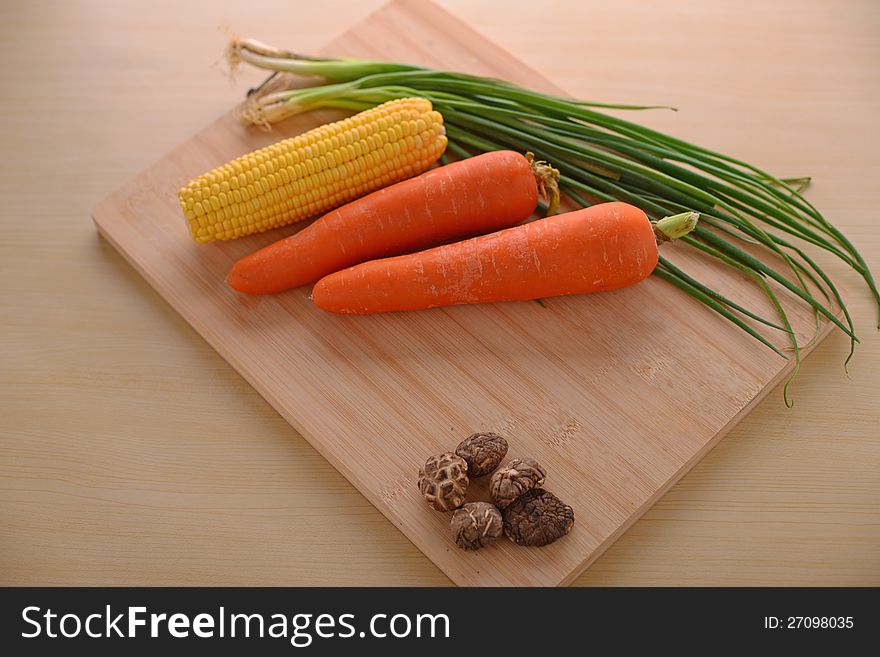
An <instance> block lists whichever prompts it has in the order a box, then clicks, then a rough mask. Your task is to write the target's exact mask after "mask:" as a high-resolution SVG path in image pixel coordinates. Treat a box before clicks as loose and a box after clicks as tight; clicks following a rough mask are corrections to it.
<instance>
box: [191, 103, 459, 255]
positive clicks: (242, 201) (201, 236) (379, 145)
mask: <svg viewBox="0 0 880 657" xmlns="http://www.w3.org/2000/svg"><path fill="white" fill-rule="evenodd" d="M445 149H446V133H445V130H444V128H443V117H442V116H441V115H440V113H439V112H435V111H433V110H432V108H431V102H430V101H429V100H427V99H425V98H401V99H398V100H392V101H389V102H387V103H384V104H382V105H379V106H377V107H374V108H372V109H368V110H366V111H363V112H360V113H359V114H355V115H354V116H352V117H349V118H347V119H343V120H342V121H337V122H336V123H330V124H328V125H323V126H320V127H318V128H315V129H314V130H310V131H309V132H306V133H304V134H301V135H298V136H296V137H291V138H289V139H284V140H282V141H280V142H278V143H276V144H272V145H271V146H267V147H265V148H261V149H260V150H257V151H254V152H252V153H248V154H247V155H243V156H242V157H239V158H238V159H235V160H233V161H231V162H228V163H227V164H224V165H223V166H221V167H218V168H217V169H214V170H213V171H210V172H208V173H206V174H204V175H201V176H199V177H198V178H196V179H195V180H192V181H190V182H189V183H187V184H186V185H185V186H184V187H183V188H182V189H181V190H180V191H179V192H178V195H179V197H180V205H181V207H182V208H183V213H184V215H185V217H186V221H187V224H188V225H189V230H190V233H191V235H192V237H193V239H194V240H195V241H196V242H213V241H215V240H222V239H234V238H237V237H242V236H244V235H250V234H252V233H256V232H260V231H264V230H270V229H272V228H278V227H279V226H284V225H285V224H289V223H293V222H295V221H302V220H303V219H308V218H309V217H313V216H315V215H318V214H323V213H325V212H327V211H329V210H332V209H333V208H335V207H338V206H340V205H343V204H344V203H348V202H349V201H352V200H354V199H355V198H358V197H360V196H364V195H366V194H368V193H370V192H373V191H375V190H377V189H381V188H382V187H386V186H388V185H391V184H393V183H395V182H399V181H400V180H403V179H405V178H408V177H410V176H413V175H416V174H419V173H421V172H423V171H425V170H426V169H427V168H428V167H429V166H431V164H433V163H434V162H435V161H437V159H438V158H439V157H440V156H441V155H442V154H443V151H444V150H445ZM232 217H235V220H234V221H232V220H231V218H232Z"/></svg>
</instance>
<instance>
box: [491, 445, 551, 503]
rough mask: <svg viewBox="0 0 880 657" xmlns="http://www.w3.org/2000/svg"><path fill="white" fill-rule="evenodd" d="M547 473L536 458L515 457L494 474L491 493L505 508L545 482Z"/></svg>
mask: <svg viewBox="0 0 880 657" xmlns="http://www.w3.org/2000/svg"><path fill="white" fill-rule="evenodd" d="M546 475H547V473H546V472H545V471H544V468H542V467H541V466H540V464H539V463H538V462H537V461H536V460H535V459H531V458H528V457H525V458H521V459H513V460H512V461H510V462H509V463H508V464H507V465H505V466H504V467H503V468H501V469H500V470H498V471H496V472H495V474H493V475H492V479H491V480H490V481H489V494H490V495H491V496H492V499H493V500H495V504H497V505H498V507H499V508H501V509H503V508H504V507H506V506H507V505H508V504H510V503H511V502H513V501H514V500H515V499H516V498H517V497H519V496H520V495H522V494H523V493H525V492H526V491H528V490H531V489H532V488H535V487H536V486H540V485H541V484H543V483H544V477H545V476H546Z"/></svg>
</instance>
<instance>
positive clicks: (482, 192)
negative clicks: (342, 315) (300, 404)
mask: <svg viewBox="0 0 880 657" xmlns="http://www.w3.org/2000/svg"><path fill="white" fill-rule="evenodd" d="M558 179H559V172H558V171H556V170H555V169H553V168H552V167H550V166H548V165H547V164H545V163H543V162H535V161H533V159H532V156H531V153H529V154H527V156H525V157H523V156H522V155H520V154H519V153H514V152H513V151H493V152H490V153H485V154H483V155H478V156H476V157H472V158H469V159H466V160H462V161H459V162H454V163H452V164H448V165H446V166H444V167H440V168H437V169H433V170H431V171H428V172H426V173H423V174H422V175H420V176H417V177H415V178H410V179H409V180H405V181H403V182H399V183H397V184H395V185H391V186H390V187H386V188H385V189H381V190H379V191H377V192H373V193H372V194H370V195H368V196H365V197H363V198H361V199H359V200H357V201H353V202H352V203H349V204H347V205H344V206H342V207H340V208H338V209H336V210H334V211H332V212H330V213H328V214H325V215H324V216H323V217H321V218H320V219H318V220H317V221H315V222H314V223H313V224H312V225H311V226H309V227H308V228H305V229H304V230H302V231H300V232H298V233H296V234H295V235H291V236H290V237H288V238H286V239H283V240H281V241H279V242H276V243H274V244H271V245H270V246H267V247H266V248H264V249H260V250H259V251H257V252H256V253H253V254H251V255H249V256H247V257H245V258H243V259H241V260H239V261H238V262H236V263H235V265H234V266H233V267H232V270H231V271H230V272H229V276H228V278H227V280H228V282H229V284H230V285H231V286H232V287H233V288H235V289H236V290H238V291H240V292H247V293H248V294H267V293H272V292H281V291H282V290H287V289H290V288H293V287H298V286H300V285H305V284H306V283H314V282H315V281H317V280H318V279H319V278H321V277H322V276H325V275H327V274H330V273H332V272H335V271H339V270H340V269H344V268H346V267H350V266H351V265H355V264H358V263H360V262H364V261H366V260H372V259H374V258H381V257H384V256H390V255H397V254H400V253H409V252H412V251H415V250H418V249H422V248H425V247H426V246H430V245H432V244H439V243H441V242H446V241H449V240H454V239H462V238H464V237H470V236H472V235H479V234H482V233H487V232H490V231H493V230H498V229H499V228H507V227H509V226H514V225H516V224H519V223H522V222H523V221H525V220H526V219H528V218H529V216H531V214H532V213H533V212H534V211H535V208H536V207H537V204H538V194H539V192H541V193H546V194H548V195H549V196H550V198H551V208H552V210H553V211H555V205H556V201H555V199H557V198H558V190H557V188H556V182H557V181H558Z"/></svg>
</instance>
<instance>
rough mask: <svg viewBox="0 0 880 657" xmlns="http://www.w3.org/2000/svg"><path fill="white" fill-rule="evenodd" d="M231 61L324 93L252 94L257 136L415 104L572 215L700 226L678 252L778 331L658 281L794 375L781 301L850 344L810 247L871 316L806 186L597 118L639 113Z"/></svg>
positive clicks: (363, 68) (436, 79)
mask: <svg viewBox="0 0 880 657" xmlns="http://www.w3.org/2000/svg"><path fill="white" fill-rule="evenodd" d="M228 55H229V59H230V62H231V63H232V64H233V65H236V64H238V63H239V62H246V63H248V64H251V65H254V66H257V67H260V68H263V69H266V70H270V71H274V72H276V73H279V72H281V73H290V74H294V75H299V76H306V77H318V78H323V80H324V81H325V82H326V83H325V84H321V85H319V86H313V87H308V88H302V89H289V90H283V91H264V90H263V89H262V88H260V89H257V90H252V91H255V93H252V95H251V96H250V100H249V102H248V104H247V106H246V107H245V109H244V111H243V112H242V119H243V121H245V122H246V123H251V124H256V125H261V126H264V127H267V126H269V125H270V124H272V123H275V122H277V121H280V120H282V119H284V118H286V117H288V116H291V115H294V114H299V113H301V112H305V111H309V110H312V109H316V108H321V107H331V108H342V109H346V110H354V111H362V110H365V109H368V108H370V107H373V106H375V105H378V104H381V103H385V102H387V101H389V100H393V99H399V98H406V97H422V98H426V99H428V100H430V101H431V103H432V105H433V108H434V109H435V110H437V111H439V112H440V113H441V114H442V115H443V117H444V121H445V125H446V135H447V137H448V139H449V143H448V148H449V151H450V152H451V153H453V154H454V155H456V156H458V157H461V158H467V157H470V156H472V155H473V154H474V153H479V152H487V151H494V150H501V149H513V150H517V151H524V150H529V151H532V152H534V153H535V155H536V156H537V157H539V158H541V159H545V160H549V161H551V162H552V163H553V164H554V165H555V166H556V167H557V168H558V169H559V170H560V172H561V174H562V177H561V181H560V184H561V187H562V190H563V191H564V192H565V194H566V195H567V196H568V198H569V199H571V201H573V202H574V203H576V204H578V205H580V206H582V207H588V206H590V205H592V204H594V203H596V202H604V201H625V202H627V203H631V204H633V205H635V206H638V207H639V208H642V209H643V210H645V211H646V212H647V213H648V214H649V215H651V216H653V217H656V218H659V217H664V216H668V215H676V214H680V213H682V212H686V211H696V212H698V213H699V214H700V216H701V225H699V226H697V227H696V228H695V229H694V230H693V231H692V232H691V233H690V234H688V235H685V236H682V237H681V241H683V242H686V243H687V244H689V245H690V246H692V247H694V248H696V249H699V250H700V251H702V252H703V253H704V254H706V255H707V256H709V257H711V258H715V259H717V260H719V261H720V262H721V263H723V264H724V265H726V266H729V267H732V268H734V269H735V270H737V271H738V272H741V273H742V274H744V275H745V276H747V277H748V278H750V279H751V280H752V281H753V282H754V283H755V284H756V285H758V286H759V287H760V289H761V290H762V291H763V292H764V293H765V294H766V295H767V297H768V298H769V299H770V301H771V302H772V305H773V307H774V308H775V310H776V312H777V315H778V317H777V318H775V319H769V318H767V317H763V316H761V315H760V314H758V313H756V312H753V311H751V310H749V309H747V308H745V307H744V306H742V305H741V304H739V303H737V302H736V301H734V300H732V299H730V298H727V297H726V296H724V295H722V294H721V293H720V292H718V291H717V290H714V289H712V288H711V287H709V286H707V285H705V284H704V283H702V282H700V281H698V280H696V279H695V278H693V277H692V276H690V275H688V274H687V273H686V272H685V271H682V270H681V269H680V268H679V267H677V266H676V265H674V264H673V263H671V262H669V261H668V260H667V259H666V258H664V257H662V256H661V257H659V261H658V265H657V267H656V269H655V270H654V273H655V274H656V275H657V276H659V277H660V278H662V279H664V280H667V281H669V282H671V283H673V284H674V285H676V286H677V287H679V288H680V289H682V290H683V291H684V292H686V293H687V294H689V295H691V296H692V297H694V298H695V299H697V300H699V301H700V302H702V303H704V304H705V305H706V306H708V307H709V308H711V309H712V310H714V311H715V312H717V313H719V314H720V315H721V316H723V317H724V318H726V319H727V320H729V321H731V322H733V323H734V324H736V325H737V326H739V327H740V328H742V329H743V330H745V331H747V332H748V333H749V334H750V335H752V336H753V337H754V338H756V339H758V340H760V341H761V342H762V343H763V344H765V345H766V346H768V347H769V348H770V349H772V350H773V351H775V352H776V353H778V354H779V355H781V356H783V357H787V356H786V355H785V353H784V352H782V351H781V350H779V349H778V348H777V347H776V346H775V345H774V344H773V343H772V342H771V341H770V340H769V339H768V338H767V336H766V335H765V334H764V333H763V332H762V331H760V330H758V328H756V327H757V324H755V323H754V322H757V323H760V324H761V325H764V326H766V327H769V328H771V329H774V330H778V331H781V332H783V333H784V334H786V335H787V336H788V338H789V339H790V341H791V347H792V352H793V356H794V359H795V361H796V362H799V359H800V352H799V349H800V347H801V345H799V344H798V342H797V339H796V337H795V335H794V331H793V330H792V327H791V324H790V322H789V320H788V317H787V316H786V313H785V310H784V308H783V306H782V304H781V303H780V300H779V297H778V291H779V290H780V288H784V289H785V290H787V291H788V292H789V293H791V294H792V295H794V296H796V297H798V298H799V299H800V300H802V301H803V302H804V303H806V304H808V305H809V306H810V307H811V308H812V309H813V311H814V313H815V315H816V323H817V329H818V326H819V321H820V319H821V318H822V317H824V318H825V319H827V320H828V321H830V322H832V323H833V324H835V325H836V326H837V327H838V328H839V329H840V330H842V331H843V332H844V333H846V334H847V335H848V336H849V337H850V340H851V347H852V348H854V346H855V342H856V341H857V338H856V335H855V332H854V328H853V323H852V320H851V318H850V315H849V312H848V310H847V308H846V305H845V304H844V302H843V300H842V299H841V297H840V294H839V292H838V290H837V288H836V287H835V285H834V283H833V282H832V281H831V280H830V278H829V277H828V276H827V275H826V273H825V272H824V271H823V269H822V268H821V267H820V266H819V265H818V264H817V263H816V262H815V261H814V260H813V258H812V257H811V256H810V254H809V253H808V251H807V250H806V249H805V248H804V247H805V246H806V245H810V246H812V247H817V248H819V249H823V250H825V251H827V252H829V253H831V254H833V255H834V256H836V257H838V258H840V259H841V260H842V261H844V262H845V263H847V264H848V265H850V266H851V267H852V268H853V269H854V270H855V271H856V272H857V273H858V274H859V275H861V276H862V278H863V279H864V280H865V283H866V284H867V285H868V287H869V288H870V290H871V293H872V294H873V296H874V298H875V299H876V300H877V301H878V304H880V293H878V290H877V286H876V284H875V282H874V279H873V277H872V275H871V272H870V271H869V269H868V267H867V265H866V263H865V261H864V259H863V258H862V256H861V255H860V254H859V252H858V251H857V250H856V248H855V247H854V246H853V245H852V244H851V243H850V241H849V240H848V239H847V238H846V237H845V236H844V235H843V234H842V233H841V232H840V231H839V230H838V229H837V228H835V227H834V226H833V225H832V224H831V223H830V222H829V221H828V220H827V219H826V218H825V217H823V216H822V214H821V213H820V212H819V211H818V210H817V209H816V208H815V207H814V206H813V205H812V204H811V203H810V202H809V201H807V200H806V199H805V198H804V196H803V195H802V191H803V189H804V187H805V186H806V185H807V184H808V183H809V179H808V178H800V179H782V178H778V177H776V176H773V175H771V174H769V173H767V172H765V171H763V170H761V169H759V168H758V167H755V166H753V165H751V164H748V163H746V162H742V161H740V160H737V159H735V158H733V157H729V156H726V155H723V154H720V153H716V152H713V151H711V150H708V149H705V148H702V147H700V146H696V145H694V144H690V143H688V142H685V141H683V140H680V139H677V138H675V137H671V136H669V135H666V134H663V133H660V132H658V131H655V130H651V129H649V128H645V127H643V126H640V125H638V124H635V123H632V122H630V121H627V120H624V119H621V118H618V117H616V116H612V115H610V114H607V113H604V112H602V111H600V110H601V109H648V107H643V106H625V105H610V104H603V103H591V102H586V101H581V100H574V99H569V98H564V97H559V96H554V95H550V94H543V93H538V92H535V91H531V90H528V89H525V88H522V87H518V86H516V85H513V84H510V83H507V82H504V81H502V80H496V79H489V78H484V77H479V76H473V75H467V74H462V73H455V72H447V71H439V70H434V69H430V68H424V67H418V66H411V65H406V64H397V63H389V62H375V61H361V60H353V59H324V58H314V57H305V56H301V55H297V54H295V53H291V52H287V51H284V50H280V49H278V48H274V47H271V46H267V45H265V44H262V43H259V42H257V41H254V40H251V39H244V40H242V39H235V40H233V41H232V43H231V44H230V46H229V49H228ZM803 243H805V244H803ZM751 247H758V248H762V249H764V250H765V251H767V252H768V253H769V254H771V255H772V257H771V258H762V259H759V258H756V257H754V256H753V255H751V254H750V253H748V248H751ZM807 248H809V247H807ZM771 263H774V264H771ZM835 305H836V306H837V308H839V309H840V311H842V315H843V318H842V319H840V318H838V316H837V314H836V308H835ZM852 348H851V349H850V357H851V356H852ZM847 360H848V359H847ZM795 372H796V369H795ZM792 376H794V374H792Z"/></svg>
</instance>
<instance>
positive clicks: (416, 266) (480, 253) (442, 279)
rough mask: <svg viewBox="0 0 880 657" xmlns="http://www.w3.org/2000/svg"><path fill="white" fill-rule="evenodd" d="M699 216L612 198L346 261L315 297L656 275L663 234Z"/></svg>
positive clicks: (403, 303) (509, 294) (457, 291)
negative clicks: (653, 214)
mask: <svg viewBox="0 0 880 657" xmlns="http://www.w3.org/2000/svg"><path fill="white" fill-rule="evenodd" d="M698 216H699V215H697V213H695V212H685V213H682V214H680V215H675V216H673V217H667V218H665V219H661V220H660V221H658V222H656V223H654V224H652V223H651V221H650V220H649V219H648V217H647V216H646V215H645V213H644V212H642V211H641V210H640V209H638V208H637V207H634V206H632V205H628V204H626V203H603V204H601V205H595V206H592V207H589V208H585V209H583V210H578V211H576V212H569V213H567V214H561V215H557V216H555V217H547V218H546V219H539V220H537V221H533V222H532V223H528V224H525V225H522V226H517V227H515V228H508V229H507V230H502V231H499V232H497V233H492V234H491V235H484V236H482V237H475V238H473V239H469V240H465V241H463V242H456V243H454V244H446V245H444V246H439V247H436V248H433V249H428V250H427V251H421V252H419V253H412V254H409V255H404V256H398V257H396V258H385V259H382V260H373V261H371V262H365V263H363V264H360V265H357V266H355V267H350V268H349V269H344V270H342V271H339V272H336V273H334V274H330V275H329V276H326V277H324V278H322V279H321V280H320V281H318V283H317V284H316V285H315V288H314V290H313V291H312V301H314V303H315V305H316V306H318V307H319V308H322V309H324V310H327V311H330V312H335V313H354V314H367V313H378V312H389V311H395V310H419V309H422V308H433V307H435V306H449V305H454V304H462V303H491V302H495V301H513V300H524V299H540V298H544V297H552V296H558V295H562V294H584V293H587V292H600V291H603V290H613V289H616V288H621V287H625V286H627V285H632V284H634V283H638V282H639V281H641V280H643V279H645V278H647V276H648V275H649V274H650V273H651V272H652V271H654V268H655V267H656V266H657V259H658V253H657V242H658V240H659V241H664V240H668V239H676V238H678V237H681V236H682V235H685V234H687V233H688V232H690V231H691V230H693V228H694V226H695V225H696V222H697V217H698Z"/></svg>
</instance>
